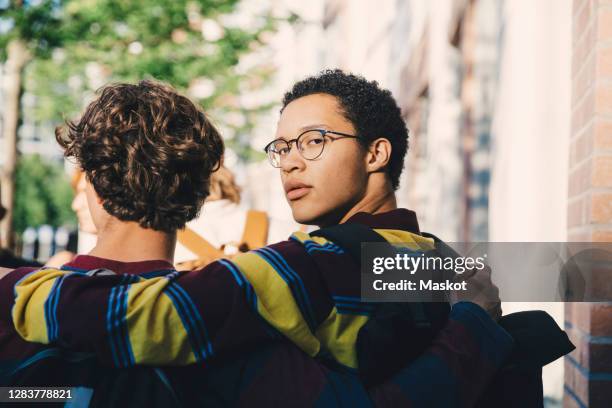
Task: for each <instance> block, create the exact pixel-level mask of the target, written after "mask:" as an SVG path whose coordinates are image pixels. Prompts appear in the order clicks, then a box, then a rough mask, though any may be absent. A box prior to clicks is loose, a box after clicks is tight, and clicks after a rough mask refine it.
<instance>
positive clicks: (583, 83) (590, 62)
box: [572, 47, 597, 105]
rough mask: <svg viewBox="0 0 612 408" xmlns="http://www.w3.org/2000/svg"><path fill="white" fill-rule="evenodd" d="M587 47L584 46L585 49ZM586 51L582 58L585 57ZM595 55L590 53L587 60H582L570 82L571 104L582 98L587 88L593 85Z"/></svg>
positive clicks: (586, 55)
mask: <svg viewBox="0 0 612 408" xmlns="http://www.w3.org/2000/svg"><path fill="white" fill-rule="evenodd" d="M588 49H589V48H588V47H586V50H588ZM587 57H588V54H586V51H585V53H584V56H583V58H587ZM596 62H597V61H596V59H595V55H591V56H590V57H588V59H587V60H582V65H581V67H580V68H579V70H578V72H577V74H576V75H575V76H574V81H573V83H572V105H576V103H578V101H580V100H581V99H582V97H583V96H584V94H585V93H586V91H587V90H589V89H591V88H592V87H593V84H594V81H595V68H596Z"/></svg>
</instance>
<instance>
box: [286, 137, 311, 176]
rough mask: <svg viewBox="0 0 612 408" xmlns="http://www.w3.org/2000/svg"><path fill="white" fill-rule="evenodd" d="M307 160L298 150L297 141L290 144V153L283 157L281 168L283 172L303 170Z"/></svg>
mask: <svg viewBox="0 0 612 408" xmlns="http://www.w3.org/2000/svg"><path fill="white" fill-rule="evenodd" d="M305 166H306V161H305V160H304V158H303V157H302V155H301V154H300V152H299V151H298V148H297V145H296V143H293V144H292V145H290V149H289V153H288V154H287V155H286V156H285V157H283V158H281V160H280V168H281V171H282V172H283V173H287V174H288V173H291V172H292V171H294V170H303V169H304V167H305Z"/></svg>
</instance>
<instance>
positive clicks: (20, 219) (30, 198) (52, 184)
mask: <svg viewBox="0 0 612 408" xmlns="http://www.w3.org/2000/svg"><path fill="white" fill-rule="evenodd" d="M72 198H73V192H72V188H71V187H70V183H69V181H68V179H67V176H66V174H65V173H64V171H63V168H62V166H61V165H59V164H57V163H55V162H49V161H45V160H43V159H41V157H40V156H38V155H27V156H22V157H21V160H19V164H18V165H17V171H16V175H15V210H14V211H15V212H14V216H13V223H14V226H15V231H16V232H18V233H21V232H23V230H24V229H25V228H27V227H28V226H39V225H42V224H49V225H52V226H54V227H59V226H62V225H72V226H75V225H76V218H75V215H74V213H73V212H72V210H71V209H70V205H71V203H72Z"/></svg>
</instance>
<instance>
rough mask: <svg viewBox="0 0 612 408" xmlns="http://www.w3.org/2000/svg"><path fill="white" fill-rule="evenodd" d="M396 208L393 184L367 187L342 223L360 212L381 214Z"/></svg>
mask: <svg viewBox="0 0 612 408" xmlns="http://www.w3.org/2000/svg"><path fill="white" fill-rule="evenodd" d="M381 189H382V190H383V191H384V192H383V193H381ZM374 190H375V191H374ZM396 208H397V200H396V198H395V193H394V192H393V189H392V188H391V186H390V185H388V184H387V183H385V185H384V187H382V188H372V189H367V191H366V194H365V196H364V197H363V198H362V199H361V200H360V201H359V202H358V203H357V204H356V205H354V206H353V207H352V208H351V209H350V210H349V211H348V212H347V213H346V214H345V215H344V216H343V217H342V219H341V220H340V224H342V223H344V222H345V221H346V220H348V219H349V218H351V217H352V216H353V215H355V214H357V213H360V212H365V213H368V214H380V213H384V212H387V211H391V210H395V209H396Z"/></svg>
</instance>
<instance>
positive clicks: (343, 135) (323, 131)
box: [264, 129, 361, 168]
mask: <svg viewBox="0 0 612 408" xmlns="http://www.w3.org/2000/svg"><path fill="white" fill-rule="evenodd" d="M313 131H316V132H319V133H320V134H321V137H323V139H324V140H325V137H326V136H327V137H329V136H328V134H333V135H338V136H341V137H336V138H333V137H329V139H330V140H331V141H334V140H340V139H347V138H350V139H357V140H361V138H360V137H359V136H356V135H349V134H348V133H342V132H336V131H335V130H327V129H308V130H305V131H303V132H302V133H300V134H299V135H298V137H296V138H295V139H289V140H285V139H274V140H273V141H271V142H270V143H268V144H267V145H266V147H264V152H266V155H267V156H268V161H269V162H270V164H271V165H272V166H273V167H276V168H279V167H280V163H279V165H278V166H276V165H274V162H273V160H272V157H271V156H270V148H271V147H272V145H273V144H274V143H277V142H279V141H282V142H285V143H286V144H287V148H288V149H289V152H291V145H292V144H295V145H296V146H297V147H298V152H300V156H302V158H303V159H304V160H317V159H318V158H319V157H321V155H322V154H323V151H324V150H325V144H326V143H325V142H323V147H322V148H321V152H320V153H319V154H318V155H316V156H315V157H313V158H307V157H304V154H303V152H302V150H301V149H300V144H299V143H298V140H300V138H301V137H302V136H304V135H305V134H306V133H308V132H313Z"/></svg>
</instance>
